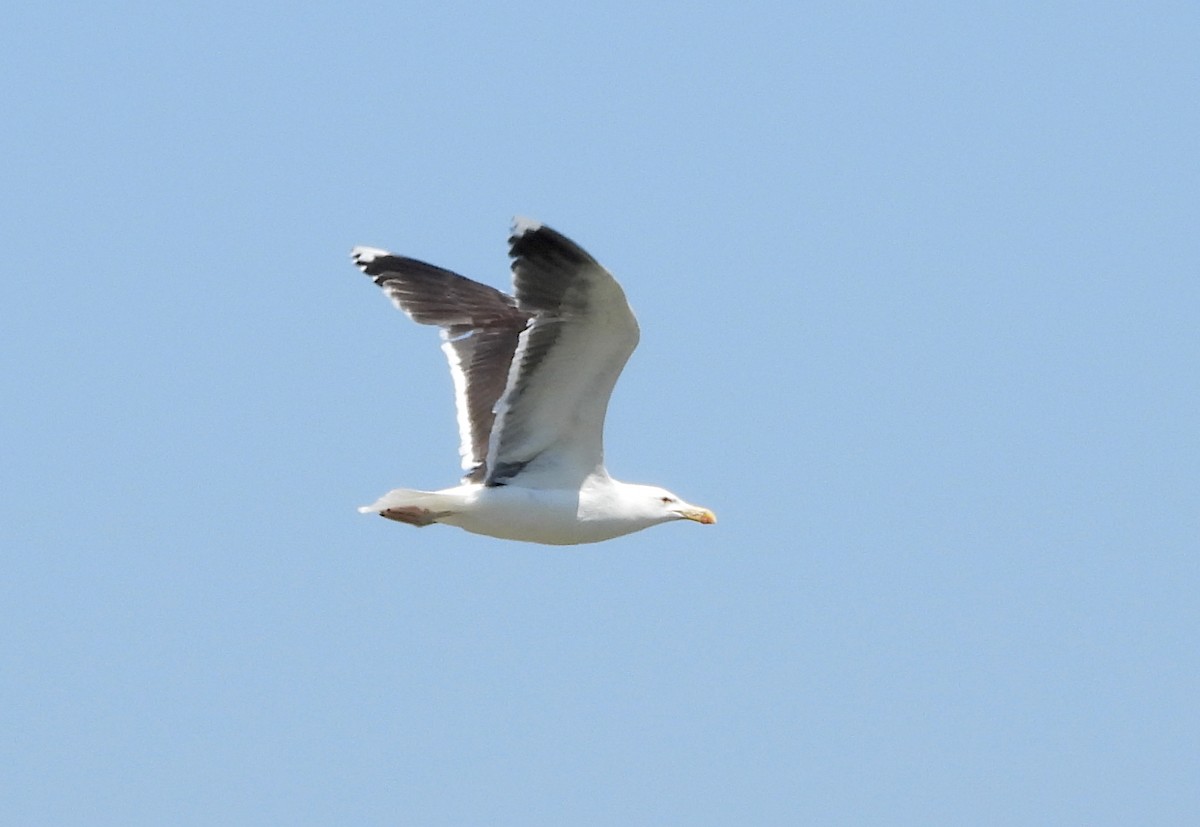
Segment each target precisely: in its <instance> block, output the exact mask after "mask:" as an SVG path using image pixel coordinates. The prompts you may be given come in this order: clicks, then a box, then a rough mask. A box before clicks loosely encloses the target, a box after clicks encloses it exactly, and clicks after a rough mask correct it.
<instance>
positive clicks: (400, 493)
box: [358, 488, 458, 526]
mask: <svg viewBox="0 0 1200 827" xmlns="http://www.w3.org/2000/svg"><path fill="white" fill-rule="evenodd" d="M457 504H458V500H456V499H455V498H454V497H452V496H450V495H448V494H445V493H443V492H440V491H417V490H416V489H412V488H395V489H393V490H391V491H389V492H387V493H386V494H384V495H383V496H382V497H380V498H379V499H378V500H376V501H375V502H373V503H372V504H371V505H364V506H362V507H361V508H359V509H358V510H359V511H360V512H361V513H363V514H378V515H379V516H380V517H387V518H388V519H389V520H395V521H397V522H400V523H407V524H408V525H415V526H427V525H431V524H432V523H436V522H437V521H438V520H439V519H441V518H442V517H445V516H447V515H449V514H453V513H454V511H455V510H456V509H455V507H454V506H455V505H457Z"/></svg>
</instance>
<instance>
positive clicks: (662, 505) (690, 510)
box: [637, 485, 717, 525]
mask: <svg viewBox="0 0 1200 827" xmlns="http://www.w3.org/2000/svg"><path fill="white" fill-rule="evenodd" d="M637 496H638V499H639V500H640V504H641V505H643V506H644V508H645V510H646V512H647V513H648V514H650V515H654V516H655V517H657V518H658V520H659V521H660V522H664V523H665V522H667V521H668V520H692V521H694V522H697V523H703V524H704V525H712V524H713V523H715V522H716V521H717V515H716V514H713V513H712V512H711V511H709V510H708V509H707V508H701V507H700V506H698V505H692V504H691V503H689V502H684V501H683V500H681V499H680V498H679V497H677V496H676V495H675V494H672V493H671V492H670V491H668V490H667V489H665V488H658V487H656V486H653V485H639V486H638V495H637Z"/></svg>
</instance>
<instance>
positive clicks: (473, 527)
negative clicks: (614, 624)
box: [438, 485, 647, 545]
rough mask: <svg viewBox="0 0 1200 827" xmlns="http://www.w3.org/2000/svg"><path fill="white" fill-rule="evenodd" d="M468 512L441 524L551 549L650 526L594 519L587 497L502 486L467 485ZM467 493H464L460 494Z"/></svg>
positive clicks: (446, 516) (462, 511)
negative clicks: (537, 544) (591, 515)
mask: <svg viewBox="0 0 1200 827" xmlns="http://www.w3.org/2000/svg"><path fill="white" fill-rule="evenodd" d="M463 489H474V490H463V493H464V494H465V497H464V502H463V506H464V507H463V508H462V509H461V510H457V511H455V512H454V513H451V514H447V515H445V516H443V517H440V518H439V519H438V522H440V523H445V524H446V525H452V526H457V527H459V528H461V529H463V530H465V531H470V532H472V533H473V534H484V535H487V536H489V537H499V538H501V539H504V540H523V541H525V542H531V543H547V544H550V545H574V544H577V543H598V542H600V541H602V540H610V539H612V538H613V537H620V536H621V535H622V534H629V533H631V532H634V531H638V530H639V529H642V528H645V527H646V526H647V523H645V522H642V521H640V520H638V521H630V520H625V519H617V518H611V517H589V516H588V514H589V512H591V511H592V509H589V508H588V507H587V505H588V504H587V502H586V499H584V501H583V502H582V503H581V498H586V496H587V495H586V493H584V494H581V492H579V491H568V490H562V489H533V488H522V487H518V486H509V485H500V486H495V487H492V488H486V487H482V486H464V487H463ZM460 490H462V489H460Z"/></svg>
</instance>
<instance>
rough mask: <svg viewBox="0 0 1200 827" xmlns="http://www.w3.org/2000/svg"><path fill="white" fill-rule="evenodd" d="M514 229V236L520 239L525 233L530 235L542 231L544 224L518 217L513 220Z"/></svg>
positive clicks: (522, 216) (525, 217) (521, 216)
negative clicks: (535, 231)
mask: <svg viewBox="0 0 1200 827" xmlns="http://www.w3.org/2000/svg"><path fill="white" fill-rule="evenodd" d="M512 227H513V236H514V237H517V238H519V237H520V236H523V235H525V233H530V232H533V231H534V230H540V229H541V228H542V222H540V221H534V220H533V219H532V218H528V217H527V216H524V215H518V216H517V217H516V218H514V219H513V224H512Z"/></svg>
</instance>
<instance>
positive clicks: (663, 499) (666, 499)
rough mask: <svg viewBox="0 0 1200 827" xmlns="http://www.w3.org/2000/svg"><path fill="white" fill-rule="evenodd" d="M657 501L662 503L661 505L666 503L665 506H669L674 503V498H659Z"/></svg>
mask: <svg viewBox="0 0 1200 827" xmlns="http://www.w3.org/2000/svg"><path fill="white" fill-rule="evenodd" d="M658 499H659V500H660V501H661V502H663V503H666V504H668V505H669V504H670V503H673V502H676V499H675V498H674V497H659V498H658Z"/></svg>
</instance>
